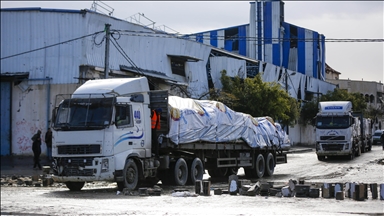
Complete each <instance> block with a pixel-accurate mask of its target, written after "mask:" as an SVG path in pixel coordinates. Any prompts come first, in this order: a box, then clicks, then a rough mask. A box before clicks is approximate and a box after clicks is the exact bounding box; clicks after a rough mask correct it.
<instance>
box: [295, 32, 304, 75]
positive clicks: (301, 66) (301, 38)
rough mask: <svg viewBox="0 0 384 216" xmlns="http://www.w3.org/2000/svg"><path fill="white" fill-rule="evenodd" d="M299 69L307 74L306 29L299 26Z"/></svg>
mask: <svg viewBox="0 0 384 216" xmlns="http://www.w3.org/2000/svg"><path fill="white" fill-rule="evenodd" d="M297 61H298V62H297V71H298V72H300V73H302V74H305V29H304V28H300V27H297Z"/></svg>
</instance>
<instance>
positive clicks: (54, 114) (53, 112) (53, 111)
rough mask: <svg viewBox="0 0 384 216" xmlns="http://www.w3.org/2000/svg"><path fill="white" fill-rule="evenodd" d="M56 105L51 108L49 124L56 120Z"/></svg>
mask: <svg viewBox="0 0 384 216" xmlns="http://www.w3.org/2000/svg"><path fill="white" fill-rule="evenodd" d="M57 109H58V108H57V107H55V108H53V110H52V117H51V125H54V124H55V122H56V115H57Z"/></svg>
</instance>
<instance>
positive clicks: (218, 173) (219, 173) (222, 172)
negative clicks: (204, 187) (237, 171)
mask: <svg viewBox="0 0 384 216" xmlns="http://www.w3.org/2000/svg"><path fill="white" fill-rule="evenodd" d="M208 174H209V175H210V176H211V178H223V177H227V176H230V175H229V170H228V168H216V169H209V170H208Z"/></svg>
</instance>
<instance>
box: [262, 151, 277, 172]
mask: <svg viewBox="0 0 384 216" xmlns="http://www.w3.org/2000/svg"><path fill="white" fill-rule="evenodd" d="M274 172H275V159H274V157H273V154H272V153H268V155H267V158H266V159H265V173H264V175H265V176H272V175H273V173H274Z"/></svg>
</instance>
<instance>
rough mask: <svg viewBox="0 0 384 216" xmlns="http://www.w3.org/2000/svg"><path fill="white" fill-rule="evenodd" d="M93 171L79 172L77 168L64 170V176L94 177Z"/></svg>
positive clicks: (84, 170)
mask: <svg viewBox="0 0 384 216" xmlns="http://www.w3.org/2000/svg"><path fill="white" fill-rule="evenodd" d="M92 175H93V169H83V170H79V169H77V168H66V169H65V170H64V176H92Z"/></svg>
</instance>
